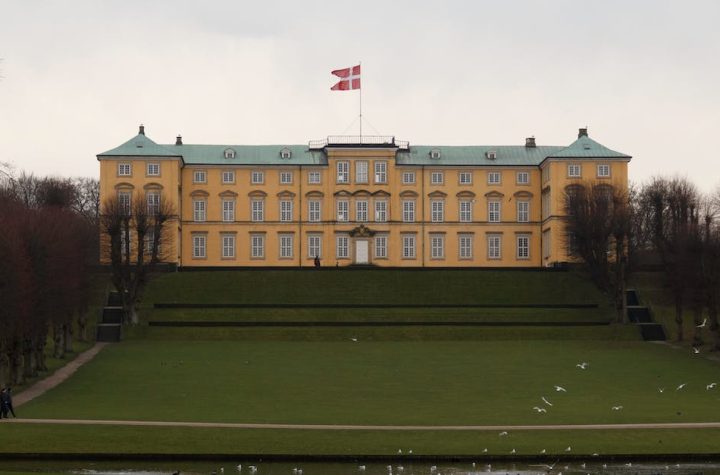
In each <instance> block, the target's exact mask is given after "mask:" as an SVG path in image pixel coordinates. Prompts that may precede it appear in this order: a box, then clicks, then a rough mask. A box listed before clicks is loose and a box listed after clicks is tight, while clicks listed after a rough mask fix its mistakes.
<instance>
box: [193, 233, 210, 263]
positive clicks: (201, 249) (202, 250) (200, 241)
mask: <svg viewBox="0 0 720 475" xmlns="http://www.w3.org/2000/svg"><path fill="white" fill-rule="evenodd" d="M192 243H193V259H205V258H206V257H207V249H206V244H207V236H205V235H204V234H193V235H192Z"/></svg>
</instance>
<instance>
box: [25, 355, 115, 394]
mask: <svg viewBox="0 0 720 475" xmlns="http://www.w3.org/2000/svg"><path fill="white" fill-rule="evenodd" d="M106 345H107V343H95V345H94V346H93V347H92V348H90V349H89V350H85V351H84V352H83V353H80V354H79V355H78V356H77V357H76V358H75V359H74V360H72V361H70V362H69V363H68V364H66V365H65V366H63V367H62V368H60V369H58V370H57V371H55V372H54V373H53V374H51V375H50V376H48V377H47V378H44V379H41V380H40V381H38V382H37V383H35V384H33V385H32V386H30V387H29V388H27V389H26V390H25V391H23V392H21V393H18V394H17V395H15V396H13V406H15V407H19V406H22V405H23V404H25V403H26V402H28V401H31V400H33V399H35V398H36V397H38V396H40V395H42V394H44V393H45V391H48V390H50V389H52V388H54V387H55V386H57V385H58V384H60V383H62V382H63V381H65V380H66V379H68V378H69V377H70V376H72V374H73V373H74V372H75V371H77V369H78V368H79V367H80V366H82V365H84V364H85V363H87V362H88V361H90V360H91V359H93V358H94V357H95V355H97V354H98V353H99V352H100V350H102V349H103V348H105V346H106Z"/></svg>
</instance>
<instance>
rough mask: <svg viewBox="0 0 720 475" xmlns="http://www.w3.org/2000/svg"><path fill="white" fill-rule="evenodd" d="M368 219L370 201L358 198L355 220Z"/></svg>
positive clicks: (362, 220)
mask: <svg viewBox="0 0 720 475" xmlns="http://www.w3.org/2000/svg"><path fill="white" fill-rule="evenodd" d="M367 220H368V202H367V200H357V201H356V202H355V221H357V222H359V223H364V222H367Z"/></svg>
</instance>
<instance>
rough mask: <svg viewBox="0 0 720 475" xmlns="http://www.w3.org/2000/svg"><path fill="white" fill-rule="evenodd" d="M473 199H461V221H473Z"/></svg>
mask: <svg viewBox="0 0 720 475" xmlns="http://www.w3.org/2000/svg"><path fill="white" fill-rule="evenodd" d="M472 205H473V203H472V201H470V200H461V201H460V222H461V223H471V222H472Z"/></svg>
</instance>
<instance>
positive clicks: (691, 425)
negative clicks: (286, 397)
mask: <svg viewBox="0 0 720 475" xmlns="http://www.w3.org/2000/svg"><path fill="white" fill-rule="evenodd" d="M3 423H11V424H61V425H111V426H147V427H210V428H222V429H290V430H352V431H360V430H378V431H514V430H533V431H535V430H627V429H718V428H720V422H681V423H654V424H557V425H515V426H498V425H492V426H410V425H408V426H392V425H335V424H332V425H330V424H248V423H232V422H173V421H112V420H94V419H6V420H5V422H3Z"/></svg>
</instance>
